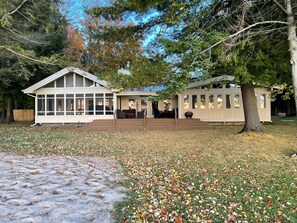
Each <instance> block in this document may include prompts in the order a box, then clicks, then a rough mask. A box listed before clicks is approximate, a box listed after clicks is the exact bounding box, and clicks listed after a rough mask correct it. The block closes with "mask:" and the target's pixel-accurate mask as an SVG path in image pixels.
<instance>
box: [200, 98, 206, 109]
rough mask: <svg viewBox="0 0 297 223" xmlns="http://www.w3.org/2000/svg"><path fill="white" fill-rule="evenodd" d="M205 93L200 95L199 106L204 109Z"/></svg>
mask: <svg viewBox="0 0 297 223" xmlns="http://www.w3.org/2000/svg"><path fill="white" fill-rule="evenodd" d="M205 107H206V105H205V95H200V108H201V109H205Z"/></svg>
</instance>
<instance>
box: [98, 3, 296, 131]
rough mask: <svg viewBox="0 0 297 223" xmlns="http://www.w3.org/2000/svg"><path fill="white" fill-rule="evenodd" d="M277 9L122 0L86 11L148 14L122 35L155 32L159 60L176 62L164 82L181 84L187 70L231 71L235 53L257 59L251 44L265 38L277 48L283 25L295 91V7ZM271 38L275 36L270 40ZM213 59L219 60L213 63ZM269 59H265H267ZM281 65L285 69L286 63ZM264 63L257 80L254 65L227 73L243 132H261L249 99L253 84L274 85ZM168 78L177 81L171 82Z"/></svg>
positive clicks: (272, 6) (267, 5) (110, 15)
mask: <svg viewBox="0 0 297 223" xmlns="http://www.w3.org/2000/svg"><path fill="white" fill-rule="evenodd" d="M283 4H284V5H283V6H282V4H281V3H280V2H278V1H277V0H272V1H260V0H259V1H257V0H256V1H246V0H237V1H231V0H226V1H217V0H213V1H203V0H193V1H188V0H183V1H176V0H171V1H162V0H159V1H142V2H139V1H135V0H127V1H113V3H112V4H111V6H110V7H104V8H97V9H94V10H93V11H92V12H93V13H94V14H95V15H98V16H103V17H105V18H118V17H119V16H122V15H127V14H131V13H137V14H138V15H142V16H145V15H148V12H154V14H155V16H150V17H149V18H150V19H147V20H146V22H144V23H139V24H137V26H135V27H133V29H126V30H125V31H126V33H131V32H132V33H134V34H135V33H137V32H140V33H143V32H145V31H147V32H150V31H152V30H153V28H155V29H156V28H157V29H159V30H160V33H159V36H161V37H162V38H161V41H156V42H155V46H158V47H163V52H165V53H163V52H162V53H163V55H162V56H163V57H164V58H167V60H168V59H171V61H172V58H173V59H175V61H176V62H175V64H174V67H175V68H174V71H177V72H175V75H172V76H170V78H169V79H168V83H177V82H182V83H185V82H186V80H187V78H188V77H189V76H188V75H187V74H189V72H190V71H191V72H195V71H196V72H201V70H202V71H204V72H208V71H209V69H210V67H212V68H211V69H212V70H214V69H213V68H214V67H216V70H217V71H220V70H219V68H220V67H221V66H222V63H228V64H229V65H231V64H232V66H233V68H234V66H235V67H236V66H237V64H236V63H234V62H236V60H235V59H236V58H237V59H238V60H239V57H240V56H242V58H244V57H246V55H244V54H242V53H243V51H242V50H240V49H244V48H245V49H252V50H254V49H256V51H257V53H255V54H254V55H256V54H258V56H259V55H260V53H261V51H262V53H264V51H263V49H261V47H260V45H259V44H257V43H256V41H257V40H258V39H259V38H261V39H263V40H265V38H267V35H268V36H269V38H270V39H273V38H275V37H277V38H278V40H279V42H281V43H283V40H285V39H286V38H285V37H284V35H281V34H283V33H284V32H283V28H285V27H286V26H287V27H288V30H290V31H289V32H288V33H289V36H291V37H290V38H289V39H290V40H291V42H290V49H291V50H290V52H291V61H292V62H293V63H292V70H293V71H294V72H292V77H293V83H294V86H297V83H296V81H295V79H296V74H295V70H294V69H295V68H294V64H295V62H294V60H292V58H294V49H295V48H294V44H293V43H295V42H296V33H294V31H296V27H295V26H294V25H295V23H294V16H293V15H294V13H292V11H293V9H295V8H296V6H297V5H296V4H297V3H296V2H295V1H294V3H293V6H292V4H291V1H290V0H288V1H284V3H283ZM164 34H167V38H165V37H164ZM264 34H265V35H264ZM274 34H276V36H273V35H274ZM168 36H169V38H168ZM255 36H257V37H255ZM292 36H293V37H292ZM294 36H295V37H294ZM251 42H252V43H253V45H254V48H251V47H247V43H251ZM159 52H160V50H158V51H156V52H155V53H157V54H158V53H159ZM217 55H220V56H219V57H218V58H217V59H216V60H214V58H215V56H217ZM222 55H224V56H222ZM168 56H169V57H168ZM273 59H274V58H271V60H273ZM228 61H229V62H228ZM230 61H233V63H230ZM280 63H281V61H280ZM283 63H285V64H288V61H284V62H283ZM269 64H270V63H267V64H266V65H267V66H262V67H261V69H263V70H262V71H263V72H261V73H262V74H259V75H254V74H253V73H252V71H253V70H256V69H254V68H255V67H256V66H258V65H256V64H254V65H255V67H254V68H251V66H250V65H251V64H248V63H242V64H241V66H240V67H238V68H237V71H239V72H237V73H233V75H234V74H235V75H236V77H237V80H239V81H240V82H241V85H242V94H243V101H244V111H245V112H244V113H245V127H244V129H243V130H244V131H262V128H261V124H260V121H259V117H258V112H257V107H256V103H255V97H254V96H253V95H254V93H253V92H254V90H253V88H254V85H253V84H254V83H261V82H262V83H263V82H265V83H266V84H267V81H268V79H269V82H270V84H271V83H273V82H274V81H275V80H276V78H274V76H275V75H270V76H269V75H267V72H268V70H270V71H272V74H274V73H275V72H273V70H272V69H270V67H269V66H270V65H269ZM233 68H232V69H233ZM293 68H294V69H293ZM232 69H230V70H232ZM233 70H234V69H233ZM182 71H184V72H182ZM221 71H222V70H221ZM267 77H268V78H267ZM172 79H174V80H178V81H172ZM173 86H176V85H175V84H174V85H173ZM182 86H183V84H180V85H179V86H178V87H182ZM169 89H170V88H169ZM173 89H174V88H173ZM175 89H177V88H175ZM295 99H296V91H295ZM251 105H253V106H251Z"/></svg>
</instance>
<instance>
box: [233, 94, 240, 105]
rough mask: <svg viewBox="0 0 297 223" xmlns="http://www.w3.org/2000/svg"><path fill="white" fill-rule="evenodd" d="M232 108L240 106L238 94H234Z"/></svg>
mask: <svg viewBox="0 0 297 223" xmlns="http://www.w3.org/2000/svg"><path fill="white" fill-rule="evenodd" d="M234 108H240V98H239V94H236V95H234Z"/></svg>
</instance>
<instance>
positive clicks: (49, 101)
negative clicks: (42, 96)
mask: <svg viewBox="0 0 297 223" xmlns="http://www.w3.org/2000/svg"><path fill="white" fill-rule="evenodd" d="M46 108H47V111H46V114H47V115H55V95H53V94H49V95H47V96H46Z"/></svg>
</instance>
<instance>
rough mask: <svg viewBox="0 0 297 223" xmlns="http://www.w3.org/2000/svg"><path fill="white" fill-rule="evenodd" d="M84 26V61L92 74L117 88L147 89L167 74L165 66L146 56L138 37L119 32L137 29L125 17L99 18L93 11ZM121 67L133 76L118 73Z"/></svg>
mask: <svg viewBox="0 0 297 223" xmlns="http://www.w3.org/2000/svg"><path fill="white" fill-rule="evenodd" d="M84 24H85V32H84V35H85V37H86V39H87V41H86V43H87V44H86V45H87V46H86V51H85V54H84V55H83V59H84V61H83V62H84V63H85V66H86V67H87V68H88V69H89V70H90V71H91V72H93V73H97V74H98V75H99V76H100V78H102V79H105V80H107V81H108V82H109V83H110V84H111V85H112V86H113V87H115V88H125V89H126V88H137V87H143V86H146V85H150V84H151V83H152V81H153V82H159V81H160V80H161V78H162V77H163V76H164V73H166V72H167V66H166V64H165V63H157V62H156V61H154V60H153V59H148V58H146V57H145V55H144V53H143V50H142V46H141V39H140V38H139V36H138V35H133V34H132V35H128V34H125V33H121V32H119V31H120V30H122V29H133V27H134V23H133V22H131V21H130V22H126V21H125V19H124V18H123V17H119V18H118V19H115V20H111V19H108V18H103V17H96V16H94V15H93V14H92V13H91V12H89V15H88V18H87V20H86V21H85V22H84ZM107 32H108V35H106V33H107ZM120 68H126V69H129V70H130V74H129V75H127V74H124V73H117V71H118V69H120ZM149 70H150V71H153V70H155V71H157V72H153V73H152V72H149Z"/></svg>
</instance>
